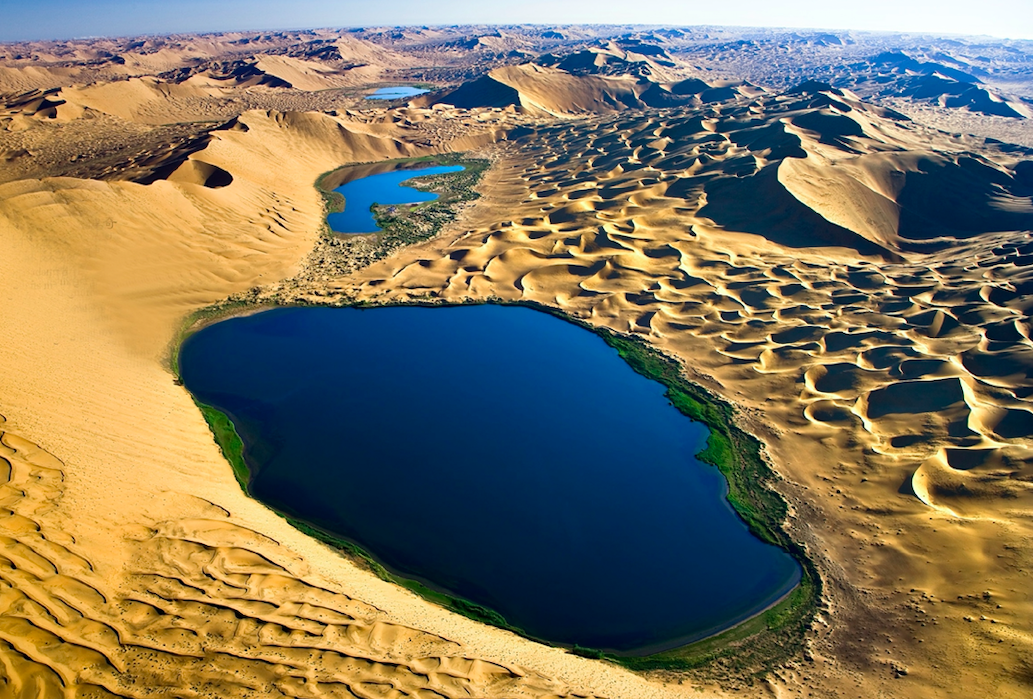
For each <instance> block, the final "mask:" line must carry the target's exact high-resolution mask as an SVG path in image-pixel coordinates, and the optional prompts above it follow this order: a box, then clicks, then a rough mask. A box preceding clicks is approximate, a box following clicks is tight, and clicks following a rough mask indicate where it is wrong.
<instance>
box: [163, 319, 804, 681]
mask: <svg viewBox="0 0 1033 699" xmlns="http://www.w3.org/2000/svg"><path fill="white" fill-rule="evenodd" d="M481 305H496V306H517V307H526V308H531V309H533V310H536V311H539V312H544V313H546V314H548V315H552V316H554V317H556V318H559V319H560V320H563V321H565V322H567V323H570V324H572V325H575V326H578V327H581V328H583V329H587V330H589V331H591V332H592V333H593V334H595V335H598V336H600V337H601V338H602V339H603V340H604V341H605V342H606V343H607V344H608V345H610V346H611V347H613V348H614V349H616V350H617V351H618V353H619V354H620V355H621V357H622V359H624V360H625V362H627V363H628V364H629V365H630V366H631V368H632V369H633V370H634V371H636V372H637V373H640V374H642V375H643V376H645V377H646V378H648V379H652V380H655V381H658V382H659V383H661V384H663V385H664V386H665V387H666V388H667V394H666V395H667V396H668V398H669V399H671V398H672V395H671V392H672V390H673V391H676V392H679V393H681V394H683V395H687V396H689V397H690V399H691V400H692V401H693V402H694V403H695V404H696V405H697V406H699V407H698V408H696V409H691V408H690V409H689V410H693V412H691V413H690V412H687V410H686V409H683V407H682V406H680V405H679V404H678V402H675V400H672V403H674V405H675V407H677V408H678V409H679V410H680V411H681V412H682V413H683V414H684V415H686V416H687V417H689V418H690V419H692V420H695V421H697V422H700V423H702V424H704V425H705V426H706V427H707V428H708V429H709V430H710V434H711V435H714V434H715V429H716V430H717V432H716V433H717V434H729V433H730V434H733V435H735V443H736V444H737V445H739V447H740V448H744V447H745V449H744V451H745V454H743V455H740V458H741V459H743V460H745V461H746V462H748V463H750V465H751V466H752V470H751V471H750V472H749V473H748V472H746V471H744V470H735V469H733V468H732V467H731V466H732V465H731V464H730V463H728V462H721V461H720V460H719V459H718V458H715V457H713V455H711V458H708V452H711V451H712V450H711V448H710V446H711V445H710V440H709V439H708V448H707V449H705V450H704V451H703V452H701V453H700V454H699V455H697V457H698V458H699V459H700V460H701V461H704V462H707V463H710V464H711V465H714V466H715V467H717V468H718V470H719V471H720V472H721V473H722V475H723V477H724V479H725V481H726V482H727V483H728V493H729V494H731V493H732V492H737V493H738V494H739V499H737V500H733V499H732V498H731V497H729V496H727V495H726V500H727V502H728V504H729V505H730V506H731V507H732V509H733V510H734V511H735V512H736V514H737V515H738V516H739V517H740V518H741V519H742V520H743V521H744V522H745V523H746V524H747V526H748V527H749V528H750V531H751V532H752V533H753V534H754V535H755V536H757V538H759V539H761V540H762V541H765V542H768V543H772V544H774V545H776V546H778V547H779V548H782V549H783V550H785V551H786V552H787V553H789V555H790V556H792V557H793V559H794V560H796V562H797V563H798V564H799V565H800V569H801V574H800V578H799V580H798V582H797V583H796V584H795V585H794V586H793V587H791V588H790V589H789V590H788V591H786V592H785V593H783V594H781V595H780V596H779V597H778V598H777V599H775V600H774V601H772V602H771V603H770V604H768V605H767V606H765V607H764V608H763V609H760V610H758V611H756V612H753V613H751V614H750V615H749V616H747V617H745V618H741V619H738V620H736V621H732V622H729V623H728V624H723V625H721V626H720V627H718V628H715V629H714V630H713V632H712V633H709V632H708V633H707V635H705V636H701V637H697V638H696V639H694V640H692V641H690V642H688V643H684V644H681V645H676V646H672V647H668V648H666V649H663V650H657V647H658V646H663V645H666V644H655V645H653V646H650V647H648V648H647V649H646V650H647V652H646V653H641V652H637V651H630V652H615V651H612V650H606V649H598V648H588V647H582V646H578V645H576V644H564V643H556V642H551V641H548V640H546V639H542V638H538V637H535V636H533V635H530V634H527V633H526V632H524V631H523V630H522V629H520V628H519V627H516V626H514V625H511V624H509V623H508V622H507V621H506V620H505V618H504V617H502V616H501V615H499V614H498V613H497V612H495V611H494V610H492V609H490V608H487V607H484V606H483V605H480V604H477V603H474V602H471V601H469V600H465V599H463V598H461V597H458V596H455V595H453V594H449V593H447V592H444V591H442V590H440V589H436V588H435V587H433V585H432V584H428V582H427V581H424V580H420V579H419V578H416V577H406V576H403V575H399V574H397V573H395V572H393V571H392V570H390V569H389V568H388V567H387V566H385V565H384V564H383V563H382V562H380V561H378V560H377V559H376V557H374V556H373V555H372V554H371V553H369V552H368V551H367V550H365V549H363V548H362V547H361V546H359V545H358V544H356V543H355V542H353V541H351V540H349V539H346V538H343V537H341V536H339V535H335V534H331V533H328V532H326V531H325V530H323V529H321V528H319V527H317V526H315V525H313V524H312V523H310V522H307V521H305V520H304V519H303V518H300V517H297V516H295V515H292V514H290V513H285V512H281V511H279V510H277V509H276V508H273V507H271V506H269V505H266V504H265V503H262V504H263V506H264V507H268V508H269V509H270V511H272V512H275V513H276V514H277V515H279V516H280V517H283V518H284V519H285V520H286V521H287V522H288V523H289V524H291V525H292V526H293V527H295V528H296V529H299V530H300V531H302V532H304V533H306V534H308V535H309V536H312V537H313V538H316V539H317V540H319V541H321V542H323V543H324V544H326V545H328V546H330V547H331V548H333V549H334V550H336V551H338V552H339V553H341V554H343V555H345V556H347V557H349V558H351V559H352V560H353V561H354V562H356V563H357V564H359V565H360V566H361V567H363V568H365V569H367V570H370V571H371V572H373V573H374V574H375V575H377V576H378V577H380V578H381V579H384V580H386V581H388V582H392V583H394V584H397V585H399V586H401V587H404V588H406V589H408V590H410V591H411V592H413V593H415V594H417V595H419V596H421V597H423V598H424V599H426V600H428V601H430V602H432V603H435V604H438V605H439V606H442V607H445V608H446V609H449V610H451V611H453V612H456V613H458V614H461V615H463V616H466V617H468V618H470V619H473V620H474V621H478V622H481V623H485V624H489V625H492V626H496V627H498V628H502V629H505V630H508V631H511V632H513V633H515V634H517V635H519V636H521V637H523V638H526V639H528V640H532V641H535V642H537V643H541V644H543V645H547V646H551V647H559V648H566V649H568V650H569V651H570V652H572V653H574V654H577V655H582V656H584V657H588V658H595V659H603V660H607V661H610V662H613V663H616V664H619V665H621V666H623V667H626V668H628V669H630V670H633V671H639V672H643V671H655V670H667V671H686V670H692V669H696V668H699V667H701V666H703V665H706V664H707V663H709V662H712V661H714V660H717V659H720V658H725V657H728V656H729V655H731V654H734V653H740V652H742V651H743V649H742V648H741V647H740V644H741V643H742V642H743V640H744V639H743V637H744V636H745V638H746V639H752V640H756V637H763V638H761V639H760V640H761V642H762V645H763V646H764V647H769V646H770V647H773V648H777V649H779V650H780V651H781V653H780V654H778V655H772V656H770V657H769V658H768V659H767V662H766V663H765V664H766V665H768V664H770V665H774V664H775V663H776V662H777V661H778V660H780V659H782V658H784V657H786V656H789V655H792V654H795V652H798V651H799V650H800V649H801V648H802V646H800V641H801V640H802V635H803V632H804V631H805V630H806V628H807V627H809V625H810V621H811V619H812V618H813V616H814V614H815V613H816V612H817V609H818V601H819V600H820V597H821V593H820V590H821V580H820V577H819V576H818V574H817V570H816V568H815V566H814V565H813V563H812V562H810V560H809V559H808V558H807V557H806V555H805V551H804V549H803V547H802V546H799V545H797V544H795V543H794V542H792V539H791V538H790V537H789V536H788V534H786V533H785V531H784V530H783V529H782V528H781V526H780V522H779V521H774V520H772V521H768V520H767V519H766V518H765V515H764V514H763V513H764V510H763V508H761V514H759V515H758V513H757V511H756V508H754V507H750V503H751V502H757V501H760V502H764V501H769V502H770V500H771V499H772V495H774V496H775V498H777V499H778V500H781V496H778V495H777V494H775V493H774V491H772V490H768V489H767V483H768V482H769V481H768V479H770V478H771V474H772V472H771V471H770V469H769V468H768V467H767V466H766V464H765V463H764V462H763V459H762V458H761V457H760V451H759V442H757V440H756V439H755V438H753V437H752V436H750V435H748V434H747V433H745V432H743V431H742V430H741V429H739V428H738V427H737V426H735V425H734V422H730V423H729V424H730V425H731V426H730V427H729V426H728V425H725V424H723V423H722V422H721V420H722V419H724V418H728V419H729V420H731V407H730V406H728V405H727V404H724V403H723V401H721V400H720V399H718V398H716V397H715V396H713V395H712V394H710V393H709V392H707V391H706V389H703V388H702V387H699V386H696V385H695V384H692V383H691V382H689V381H688V380H686V379H684V378H683V377H682V376H681V370H680V365H678V364H677V362H675V361H674V360H673V359H670V358H669V357H666V356H665V355H663V354H661V353H660V352H658V351H657V350H655V349H653V348H650V347H648V346H646V345H645V343H644V342H642V341H641V340H640V339H639V338H635V337H633V336H630V335H619V334H617V333H615V332H613V331H611V330H609V329H606V328H597V327H595V326H592V325H590V324H589V323H586V322H585V321H583V320H581V319H578V318H575V317H572V316H569V315H567V314H565V313H563V312H562V311H561V310H559V309H555V308H551V307H548V306H543V305H541V304H537V303H533V302H508V301H505V302H503V301H494V300H488V301H484V302H467V303H447V302H406V303H395V302H389V303H379V302H369V301H360V302H356V303H350V304H343V305H340V304H338V305H334V306H330V307H342V308H356V309H360V310H361V309H370V310H372V309H377V308H388V307H434V308H444V307H462V306H481ZM313 306H314V305H313V304H290V305H276V304H268V303H265V304H261V305H251V304H248V303H246V302H243V303H237V304H230V305H228V306H226V307H224V308H222V309H211V310H208V311H207V312H205V311H202V312H199V313H197V314H195V316H197V317H196V318H191V319H188V320H187V322H186V323H184V331H183V332H182V333H181V335H180V338H179V340H178V343H177V347H178V346H180V345H182V343H183V341H185V340H186V339H187V337H189V336H190V335H192V334H194V333H195V332H198V331H199V330H200V329H202V328H203V327H208V326H209V325H212V324H214V323H218V322H221V321H223V320H229V319H230V318H236V317H242V316H248V315H253V314H255V313H260V312H263V311H266V310H272V309H276V308H305V307H313ZM173 356H175V355H173ZM172 369H173V371H174V373H175V375H176V380H177V381H179V380H180V378H179V367H178V362H177V363H176V365H175V366H173V367H172ZM192 397H193V396H192ZM676 397H677V396H676ZM194 400H195V403H196V404H197V405H198V407H199V409H200V410H201V411H202V414H203V415H204V416H205V419H206V420H207V421H208V423H209V426H210V428H211V429H212V433H213V437H214V438H215V440H216V443H217V444H218V446H219V447H220V449H221V450H222V451H223V453H224V455H226V458H227V461H229V462H230V464H231V467H232V468H233V471H234V474H235V475H237V476H238V478H237V479H238V482H239V483H241V487H242V488H243V489H244V491H245V493H247V494H248V495H249V497H252V496H251V495H250V493H249V492H248V489H247V487H246V485H245V483H246V482H247V480H248V476H244V480H241V474H250V468H249V467H248V465H247V463H246V461H245V460H244V458H243V450H242V448H241V447H242V444H243V441H242V440H241V438H240V435H239V434H237V432H236V430H235V429H232V430H229V429H227V428H226V423H229V425H230V426H232V424H233V423H232V419H231V418H230V416H228V415H226V414H225V413H223V412H221V411H219V410H218V409H216V408H214V407H212V406H209V405H206V404H204V403H202V402H200V401H198V400H197V399H196V398H194ZM683 404H684V401H683ZM716 406H720V407H716ZM721 407H723V409H721ZM707 408H711V410H707ZM750 441H752V442H753V443H754V444H753V445H752V446H753V448H752V449H750V448H749V446H750V445H749V443H750ZM733 453H734V452H733ZM757 470H760V471H762V472H763V475H762V476H761V477H760V478H756V477H757V475H758V474H757V473H756V471H757ZM750 474H752V475H753V476H754V478H753V479H751V478H750V477H749V475H750ZM733 482H734V485H733ZM782 502H783V507H784V501H782ZM786 544H788V545H786ZM797 646H799V647H797ZM758 651H759V649H758ZM762 654H763V655H767V654H766V653H762ZM755 660H756V658H755Z"/></svg>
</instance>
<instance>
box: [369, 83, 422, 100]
mask: <svg viewBox="0 0 1033 699" xmlns="http://www.w3.org/2000/svg"><path fill="white" fill-rule="evenodd" d="M427 92H430V90H421V89H420V88H418V87H405V86H402V87H382V88H380V89H379V90H377V91H376V92H374V93H373V94H370V95H366V99H368V100H396V99H400V98H402V97H415V96H416V95H422V94H424V93H427Z"/></svg>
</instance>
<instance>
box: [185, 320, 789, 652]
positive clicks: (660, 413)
mask: <svg viewBox="0 0 1033 699" xmlns="http://www.w3.org/2000/svg"><path fill="white" fill-rule="evenodd" d="M179 360H180V369H181V374H182V378H183V381H184V383H185V385H186V387H187V388H188V389H189V390H190V391H191V392H192V393H193V394H194V395H195V396H196V397H197V398H198V399H199V400H200V401H202V402H204V403H207V404H210V405H213V406H216V407H218V408H219V409H220V410H222V411H224V412H225V413H227V414H228V415H230V417H231V418H232V419H233V422H234V424H235V425H236V426H237V429H238V431H239V432H240V434H241V436H242V438H243V440H244V443H245V456H246V459H247V462H248V464H249V466H250V468H251V472H252V480H251V482H250V486H249V487H250V492H251V494H252V495H253V496H254V497H255V498H257V499H258V500H260V501H262V502H264V503H266V504H267V505H269V506H270V507H272V508H274V509H276V510H278V511H280V512H282V513H284V514H287V515H288V516H291V517H294V518H297V519H300V520H303V521H305V522H308V523H310V524H313V525H315V526H317V527H319V528H320V529H323V530H325V531H327V532H332V533H334V534H336V535H337V536H339V537H340V538H344V539H347V540H349V541H352V542H355V543H357V544H358V545H360V546H361V547H362V548H363V549H365V550H367V551H369V552H370V553H371V554H372V555H373V556H374V557H375V558H376V559H377V560H378V561H380V562H381V563H382V564H384V565H385V566H386V567H387V568H389V569H390V570H392V571H394V572H396V573H398V574H400V575H403V576H405V577H409V578H413V579H417V580H420V581H422V582H424V583H425V584H427V585H429V586H431V587H433V588H435V589H438V590H441V591H445V592H449V593H452V594H454V595H457V596H459V597H462V598H465V599H468V600H470V601H473V602H476V603H478V604H481V605H484V606H486V607H489V608H491V609H493V610H495V611H497V612H499V613H500V614H502V615H503V616H504V617H505V618H506V620H507V621H508V622H509V623H511V624H513V625H514V626H517V627H519V628H522V629H523V630H524V631H525V632H526V633H528V634H530V635H532V636H534V637H537V638H541V639H545V640H548V641H553V642H561V643H568V644H573V643H577V644H580V645H582V646H586V647H594V648H600V649H607V650H613V651H618V652H626V653H641V654H644V653H646V652H655V651H659V650H664V649H667V648H673V647H676V646H679V645H682V644H684V643H687V642H689V641H692V640H695V639H698V638H701V637H703V636H707V635H710V634H712V633H715V632H717V631H719V630H721V629H724V628H726V627H728V626H730V625H733V624H735V623H736V622H738V621H741V620H743V619H746V618H748V617H750V616H752V615H753V614H755V613H757V612H759V611H761V610H762V609H764V608H765V607H767V606H768V605H770V604H771V603H773V602H775V601H776V600H778V599H779V598H780V597H782V596H783V595H784V594H785V593H787V592H788V591H789V590H791V589H792V588H793V587H794V586H795V585H796V583H797V582H798V580H799V577H800V570H799V567H798V565H797V564H796V562H795V561H794V560H793V559H792V558H791V557H790V556H788V555H787V554H786V553H785V552H784V551H782V550H781V549H778V548H776V547H774V546H770V545H768V544H765V543H763V542H761V541H760V540H758V539H757V538H755V537H754V536H753V535H752V534H750V532H749V531H748V530H747V528H746V526H745V525H744V524H743V522H742V521H741V520H740V519H739V518H738V516H737V515H736V514H735V513H734V512H733V510H732V509H731V507H730V506H729V505H728V503H727V501H726V500H725V493H726V487H727V486H726V483H725V481H724V478H723V477H722V476H721V475H720V473H719V472H718V471H717V470H716V469H715V468H713V467H711V466H709V465H706V464H702V463H700V462H699V461H697V460H696V458H695V457H694V455H695V454H696V453H698V452H699V451H700V450H701V449H702V448H703V447H704V444H705V442H706V439H707V434H708V433H707V430H706V428H705V427H704V426H702V425H700V424H698V423H695V422H692V421H691V420H689V419H688V418H686V417H685V416H683V415H682V414H681V413H679V412H678V411H677V410H676V409H675V408H674V407H672V406H671V405H670V403H669V402H668V401H667V399H666V398H665V397H664V387H663V386H662V385H660V384H659V383H656V382H654V381H651V380H648V379H646V378H644V377H642V376H640V375H638V374H636V373H635V372H634V371H633V370H632V369H631V368H630V367H629V366H628V364H627V363H625V362H624V361H623V360H622V359H621V358H620V357H619V356H618V354H617V353H616V351H615V350H614V349H612V348H611V347H609V346H608V345H607V344H606V343H605V342H604V341H603V340H602V339H601V338H600V337H598V336H597V335H595V334H594V333H592V332H589V331H588V330H585V329H583V328H580V327H578V326H576V325H573V324H570V323H567V322H565V321H562V320H560V319H558V318H555V317H553V316H551V315H548V314H545V313H542V312H539V311H535V310H531V309H528V308H520V307H504V306H463V307H453V308H418V307H395V308H375V309H368V310H358V309H354V308H285V309H276V310H272V311H267V312H263V313H259V314H256V315H252V316H248V317H242V318H234V319H230V320H226V321H223V322H220V323H216V324H214V325H211V326H209V327H207V328H205V329H203V330H201V331H200V332H198V333H196V334H195V335H193V336H191V337H190V338H189V339H188V340H187V341H186V342H185V343H184V344H183V346H182V349H181V352H180V355H179Z"/></svg>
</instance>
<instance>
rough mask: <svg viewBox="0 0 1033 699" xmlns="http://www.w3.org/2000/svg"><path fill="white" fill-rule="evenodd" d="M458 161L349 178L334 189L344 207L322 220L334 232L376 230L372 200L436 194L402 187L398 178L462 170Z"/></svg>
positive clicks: (413, 201) (396, 200)
mask: <svg viewBox="0 0 1033 699" xmlns="http://www.w3.org/2000/svg"><path fill="white" fill-rule="evenodd" d="M463 169H464V168H463V166H462V165H438V166H433V167H431V166H427V167H423V168H419V169H406V170H394V171H392V172H381V173H379V174H375V175H369V176H367V177H362V178H360V179H356V180H352V181H351V182H348V183H346V184H344V185H341V186H340V187H337V188H336V189H334V191H335V192H339V193H340V194H341V195H342V196H344V211H341V212H339V213H335V214H330V215H329V216H327V217H326V222H327V223H328V224H329V225H330V229H331V230H334V231H337V232H338V233H378V232H380V227H379V226H378V225H377V222H376V221H375V220H374V219H373V212H372V211H370V207H371V206H372V205H373V204H416V203H419V202H424V201H433V200H435V199H437V198H438V195H437V194H434V193H433V192H421V191H420V190H418V189H415V188H413V187H403V186H402V182H405V181H406V180H411V179H412V178H413V177H422V176H426V175H442V174H444V173H446V172H458V171H459V170H463Z"/></svg>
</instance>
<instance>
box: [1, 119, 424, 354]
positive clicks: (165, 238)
mask: <svg viewBox="0 0 1033 699" xmlns="http://www.w3.org/2000/svg"><path fill="white" fill-rule="evenodd" d="M239 125H240V127H239V128H237V129H234V130H224V131H217V132H214V133H213V135H212V137H211V140H210V141H209V142H208V143H207V144H204V148H203V150H202V151H199V152H197V153H194V154H193V155H191V156H190V157H189V158H188V159H187V160H185V161H184V162H183V163H182V165H180V166H178V168H177V169H176V170H174V171H173V172H172V173H170V175H169V176H168V179H167V180H157V181H154V182H153V184H148V185H143V184H137V183H134V182H124V181H114V182H93V181H83V180H74V179H69V178H60V179H53V180H41V181H19V182H14V183H10V184H8V185H5V186H4V187H3V190H2V194H0V220H2V221H3V225H4V230H5V231H6V232H7V233H8V235H14V234H21V235H25V236H30V237H31V238H32V239H35V240H40V241H41V242H45V244H46V246H48V248H49V249H51V250H52V252H53V254H55V255H57V256H58V257H59V258H60V259H67V260H68V264H69V265H70V266H71V267H74V268H75V269H77V270H79V272H81V271H82V270H88V276H89V277H90V278H91V279H92V283H93V284H94V285H95V287H96V289H97V293H99V294H100V295H101V296H103V297H104V298H105V299H106V300H107V302H108V303H109V304H110V306H111V308H110V311H111V314H112V322H113V323H116V324H118V325H119V326H121V327H123V328H124V329H125V330H126V332H127V333H128V338H127V339H128V340H130V341H131V342H132V343H133V344H139V346H140V347H141V348H142V349H144V348H145V349H146V350H147V351H149V352H151V353H156V352H160V351H161V349H162V345H163V343H164V342H166V341H167V340H166V339H163V338H167V337H168V336H169V331H170V328H172V327H173V326H174V324H175V323H176V322H178V321H177V318H179V317H181V316H182V314H183V312H184V310H185V309H186V308H188V307H189V306H191V305H192V304H195V303H202V304H203V303H205V302H208V303H210V302H214V301H216V300H218V299H220V298H223V297H225V296H226V295H227V293H234V292H237V291H242V290H244V289H246V288H248V287H249V286H250V285H252V284H253V283H254V282H253V279H251V278H250V277H246V276H244V275H243V274H242V273H241V272H240V271H235V267H240V269H243V268H249V269H250V268H252V267H253V266H254V264H255V262H256V261H257V259H261V260H263V265H265V266H267V268H266V269H263V270H261V272H259V274H265V275H269V277H270V278H272V277H277V278H278V277H281V276H289V275H290V273H291V270H292V269H293V268H294V267H295V266H296V265H297V263H298V261H299V259H300V258H301V257H302V256H303V255H304V253H305V252H307V250H308V249H309V248H310V247H311V245H312V242H313V240H314V239H315V235H316V232H317V231H318V230H319V227H320V220H319V218H318V210H319V208H320V207H319V204H318V201H319V199H318V194H317V193H316V192H315V191H314V189H313V188H312V186H311V182H310V180H311V177H310V176H309V175H308V174H307V173H309V172H311V171H312V170H313V169H315V170H316V171H317V172H319V171H323V170H329V169H332V168H333V167H334V166H335V165H336V164H337V163H340V162H342V161H349V160H359V161H362V160H379V159H384V158H390V157H399V156H404V155H408V154H410V153H411V152H412V151H411V149H410V148H409V147H407V146H405V145H403V144H402V143H400V141H399V140H397V139H394V138H390V137H376V136H370V135H366V134H362V133H356V132H353V131H351V130H349V129H348V128H347V126H346V125H345V124H344V123H342V122H340V121H337V120H335V119H333V118H332V117H329V116H325V115H315V114H290V113H263V112H253V113H249V114H246V115H244V116H243V117H241V119H240V120H239ZM287 143H290V146H289V147H288V146H287ZM285 150H290V151H291V152H292V158H291V161H290V163H289V164H287V163H282V162H280V161H281V160H282V157H281V153H283V152H284V151H285ZM300 173H304V174H300ZM302 212H313V213H302ZM98 222H99V223H100V225H99V226H98V225H97V224H98ZM58 231H60V232H58ZM184 236H187V237H188V238H193V239H194V241H195V242H193V243H191V244H190V245H187V246H184V245H183V244H182V243H181V241H182V240H183V239H184ZM256 256H257V257H256ZM252 258H254V259H252ZM75 260H79V262H75ZM159 268H162V269H164V270H165V272H164V273H162V274H160V275H159V274H155V270H156V269H159ZM172 270H175V271H174V272H173V271H172ZM77 273H78V272H77ZM205 299H207V301H205Z"/></svg>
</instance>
